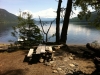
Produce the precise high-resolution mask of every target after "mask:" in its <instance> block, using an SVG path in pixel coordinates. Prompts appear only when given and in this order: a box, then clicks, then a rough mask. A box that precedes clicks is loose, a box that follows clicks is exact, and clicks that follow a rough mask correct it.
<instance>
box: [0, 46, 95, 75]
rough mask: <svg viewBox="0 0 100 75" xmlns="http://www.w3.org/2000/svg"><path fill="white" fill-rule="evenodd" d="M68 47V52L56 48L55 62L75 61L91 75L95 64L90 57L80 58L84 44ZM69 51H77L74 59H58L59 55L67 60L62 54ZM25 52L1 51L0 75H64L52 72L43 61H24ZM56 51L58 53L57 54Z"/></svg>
mask: <svg viewBox="0 0 100 75" xmlns="http://www.w3.org/2000/svg"><path fill="white" fill-rule="evenodd" d="M69 48H70V51H68V52H67V50H66V52H65V51H63V50H57V51H56V52H55V57H57V59H56V62H59V63H60V65H61V64H65V65H69V64H71V63H72V62H75V63H76V64H78V66H79V69H80V71H82V72H84V73H86V74H90V75H91V74H92V73H93V72H94V71H95V65H94V63H93V61H92V59H91V58H88V59H87V58H82V54H83V53H82V51H83V50H87V48H86V47H85V45H69ZM70 52H73V53H74V54H75V52H77V53H76V55H75V59H72V60H70V61H66V63H65V62H64V61H62V59H60V56H63V58H64V60H67V56H64V53H66V54H67V55H68V54H70ZM27 53H28V51H26V50H24V51H22V50H18V51H15V52H11V53H8V52H1V53H0V75H64V74H61V73H53V70H52V67H51V66H46V65H44V63H35V64H32V65H29V64H28V63H24V62H23V60H24V57H25V55H26V54H27ZM57 53H59V54H58V55H57ZM58 58H59V59H58ZM63 62H64V63H63ZM56 64H57V63H56ZM58 66H59V64H58ZM63 66H64V65H63ZM66 75H68V74H66Z"/></svg>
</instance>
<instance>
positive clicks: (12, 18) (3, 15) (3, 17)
mask: <svg viewBox="0 0 100 75" xmlns="http://www.w3.org/2000/svg"><path fill="white" fill-rule="evenodd" d="M96 17H97V13H96V12H92V13H91V17H90V19H89V21H90V22H91V21H93V20H94V19H95V18H96ZM54 19H56V18H41V20H42V21H45V22H48V23H49V22H51V21H53V20H54ZM17 20H18V19H17V16H16V15H14V14H12V13H10V12H8V11H6V10H5V9H1V8H0V23H17ZM34 21H35V22H39V18H34ZM61 22H62V20H61ZM70 22H87V21H86V19H85V18H83V19H82V20H80V19H79V18H78V17H74V18H72V19H70Z"/></svg>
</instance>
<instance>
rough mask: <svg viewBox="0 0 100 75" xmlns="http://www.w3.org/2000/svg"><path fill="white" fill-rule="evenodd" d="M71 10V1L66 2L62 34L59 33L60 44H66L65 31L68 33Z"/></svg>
mask: <svg viewBox="0 0 100 75" xmlns="http://www.w3.org/2000/svg"><path fill="white" fill-rule="evenodd" d="M71 10H72V0H68V2H67V6H66V11H65V17H64V22H63V26H62V32H61V40H60V42H61V43H66V40H67V31H68V25H69V19H70V13H71Z"/></svg>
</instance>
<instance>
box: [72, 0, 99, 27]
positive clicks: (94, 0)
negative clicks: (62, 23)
mask: <svg viewBox="0 0 100 75" xmlns="http://www.w3.org/2000/svg"><path fill="white" fill-rule="evenodd" d="M73 5H74V8H77V7H79V8H81V11H80V12H79V14H78V17H79V18H80V19H82V18H84V16H85V18H86V20H88V19H89V18H90V16H91V9H90V8H92V10H94V11H95V12H96V13H97V15H98V16H97V17H96V18H95V19H94V21H93V22H92V23H91V24H92V25H94V26H96V27H100V0H74V4H73Z"/></svg>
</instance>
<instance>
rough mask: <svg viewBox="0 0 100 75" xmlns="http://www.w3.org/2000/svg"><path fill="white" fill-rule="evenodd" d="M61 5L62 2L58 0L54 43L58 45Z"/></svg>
mask: <svg viewBox="0 0 100 75" xmlns="http://www.w3.org/2000/svg"><path fill="white" fill-rule="evenodd" d="M61 3H62V0H59V3H58V9H57V17H56V43H57V44H59V39H60V35H59V34H60V11H61Z"/></svg>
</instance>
